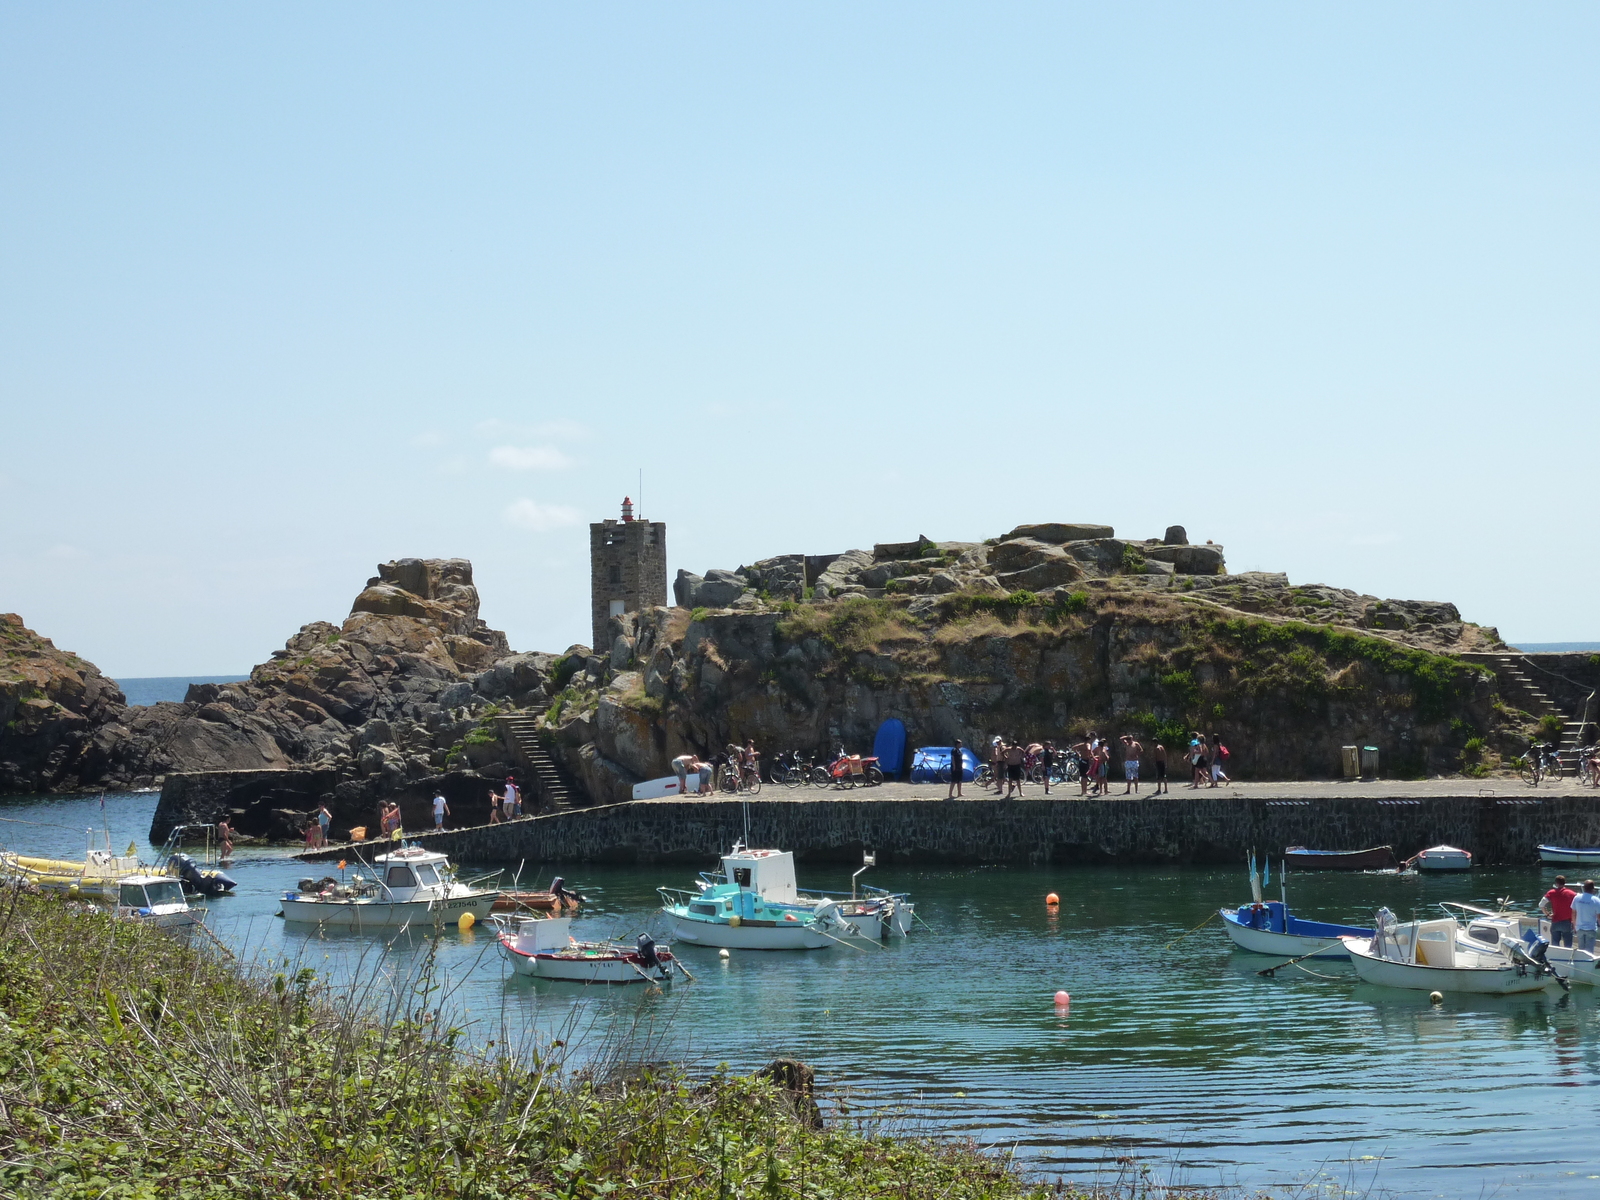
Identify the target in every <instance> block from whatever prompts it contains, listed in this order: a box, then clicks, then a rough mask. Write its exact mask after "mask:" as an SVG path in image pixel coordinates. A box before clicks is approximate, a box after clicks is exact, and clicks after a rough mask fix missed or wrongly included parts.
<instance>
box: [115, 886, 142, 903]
mask: <svg viewBox="0 0 1600 1200" xmlns="http://www.w3.org/2000/svg"><path fill="white" fill-rule="evenodd" d="M117 903H118V904H120V905H122V907H123V908H143V907H144V905H145V900H144V889H143V888H142V887H140V886H139V885H138V884H137V883H125V884H123V885H122V887H121V888H120V889H119V895H118V896H117Z"/></svg>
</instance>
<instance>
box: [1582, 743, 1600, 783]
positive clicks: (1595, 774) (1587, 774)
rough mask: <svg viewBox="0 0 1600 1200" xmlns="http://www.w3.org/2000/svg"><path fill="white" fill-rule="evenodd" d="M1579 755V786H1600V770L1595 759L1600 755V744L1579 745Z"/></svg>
mask: <svg viewBox="0 0 1600 1200" xmlns="http://www.w3.org/2000/svg"><path fill="white" fill-rule="evenodd" d="M1577 755H1578V768H1577V779H1578V784H1579V786H1580V787H1600V770H1596V768H1595V759H1596V756H1597V755H1600V746H1579V747H1578V750H1577Z"/></svg>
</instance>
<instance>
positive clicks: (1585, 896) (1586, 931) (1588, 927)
mask: <svg viewBox="0 0 1600 1200" xmlns="http://www.w3.org/2000/svg"><path fill="white" fill-rule="evenodd" d="M1572 926H1573V930H1574V932H1576V934H1577V936H1578V949H1579V950H1587V951H1588V952H1589V953H1590V954H1593V953H1594V941H1595V934H1596V933H1600V896H1597V895H1595V890H1594V880H1592V879H1585V880H1584V881H1583V891H1581V892H1579V893H1578V894H1577V895H1575V896H1573V898H1572Z"/></svg>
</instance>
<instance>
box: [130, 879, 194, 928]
mask: <svg viewBox="0 0 1600 1200" xmlns="http://www.w3.org/2000/svg"><path fill="white" fill-rule="evenodd" d="M113 912H114V915H115V916H116V917H118V918H119V919H120V920H124V921H137V922H139V923H140V924H142V925H154V926H155V927H156V928H158V929H165V930H169V931H171V932H174V933H183V932H186V931H188V930H189V929H190V927H192V926H195V925H198V924H200V923H201V915H202V914H201V913H200V912H199V911H198V910H196V909H193V908H190V907H189V901H188V899H187V898H186V897H185V896H184V894H183V884H181V883H179V882H178V881H177V880H176V879H174V878H172V876H170V875H125V876H123V877H122V878H121V879H119V880H117V906H116V908H115V909H114V910H113Z"/></svg>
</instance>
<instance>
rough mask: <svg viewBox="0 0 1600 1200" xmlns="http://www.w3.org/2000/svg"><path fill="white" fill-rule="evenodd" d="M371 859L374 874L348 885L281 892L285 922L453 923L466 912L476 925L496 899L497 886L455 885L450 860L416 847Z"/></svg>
mask: <svg viewBox="0 0 1600 1200" xmlns="http://www.w3.org/2000/svg"><path fill="white" fill-rule="evenodd" d="M372 861H373V863H374V865H375V868H376V870H375V871H374V873H373V874H371V875H368V874H366V873H364V872H362V871H353V872H351V876H350V879H349V881H348V882H347V881H345V880H343V879H335V878H333V877H332V876H325V877H324V878H322V879H318V880H312V879H302V880H301V881H300V885H299V887H298V888H296V889H295V890H294V891H291V892H284V894H283V898H282V904H283V916H284V919H285V920H289V921H304V922H309V923H314V924H319V925H325V926H331V927H334V928H340V929H385V928H394V927H397V926H402V925H434V924H436V923H447V924H451V925H454V924H456V923H457V922H459V921H460V920H461V918H462V916H463V915H464V914H466V913H471V914H472V917H473V919H474V920H475V921H481V920H483V919H484V918H485V917H487V916H488V915H489V912H490V910H491V909H492V908H493V907H494V902H495V898H496V897H497V896H499V895H500V889H499V888H488V887H474V886H473V882H474V881H469V882H467V883H460V882H457V880H456V872H455V868H453V867H452V866H451V865H450V860H449V859H448V858H446V857H445V856H444V855H443V854H436V853H434V852H433V851H431V850H424V849H422V847H420V846H407V847H405V848H403V849H400V850H395V851H393V852H392V853H389V854H380V855H378V856H377V857H376V858H374V859H373V860H372ZM496 874H498V872H496ZM483 878H484V879H489V878H493V876H484V877H483ZM476 882H482V880H478V881H476Z"/></svg>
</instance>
